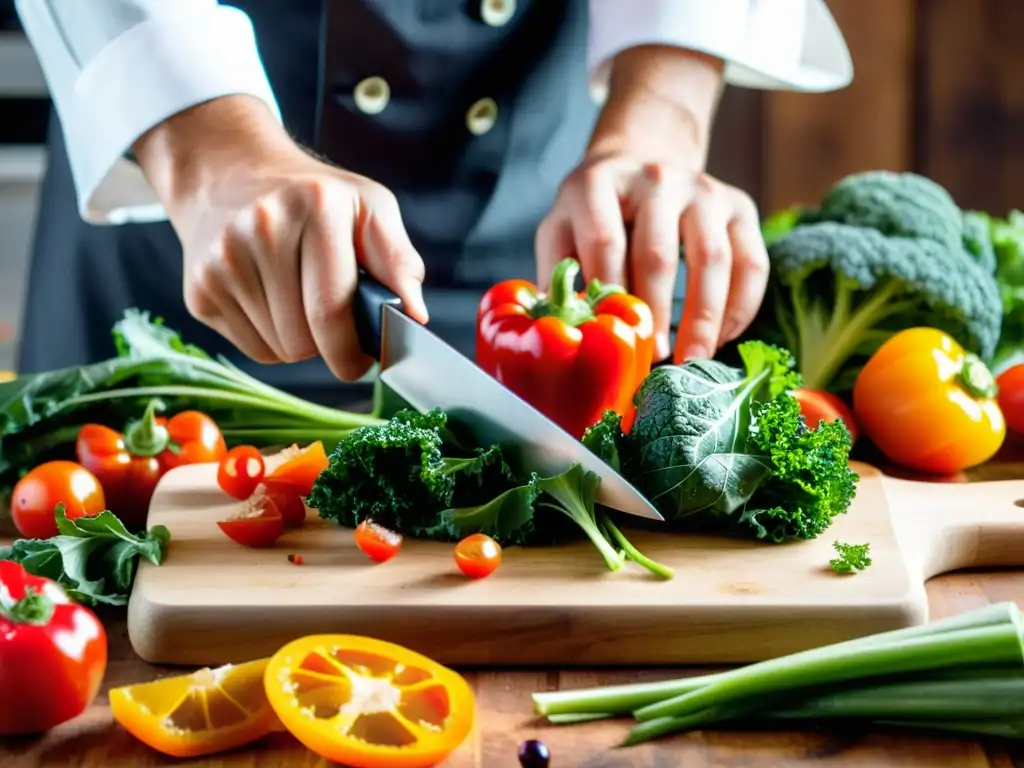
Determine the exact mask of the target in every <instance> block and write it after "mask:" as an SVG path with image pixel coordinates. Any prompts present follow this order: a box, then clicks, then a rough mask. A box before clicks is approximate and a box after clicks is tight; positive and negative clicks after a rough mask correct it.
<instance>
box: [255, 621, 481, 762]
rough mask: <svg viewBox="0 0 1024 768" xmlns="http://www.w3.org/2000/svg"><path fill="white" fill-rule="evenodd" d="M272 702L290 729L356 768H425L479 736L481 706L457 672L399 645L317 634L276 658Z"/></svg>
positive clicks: (269, 673)
mask: <svg viewBox="0 0 1024 768" xmlns="http://www.w3.org/2000/svg"><path fill="white" fill-rule="evenodd" d="M266 690H267V698H268V699H269V701H270V705H271V706H272V707H273V709H274V711H275V712H276V713H277V716H278V717H279V718H280V720H281V723H282V724H283V725H284V727H285V728H286V729H287V730H289V731H290V732H291V733H292V735H293V736H295V738H297V739H298V740H299V741H301V742H302V743H303V744H305V745H306V746H307V747H308V748H309V749H311V750H313V751H314V752H316V753H317V754H318V755H320V756H321V757H323V758H325V759H327V760H333V761H334V762H337V763H341V764H342V765H345V766H350V768H427V766H432V765H436V764H437V763H440V762H441V761H443V760H444V759H445V758H446V757H447V756H448V755H449V754H451V753H452V752H453V751H455V749H456V748H457V747H458V746H459V745H460V744H461V743H462V742H463V741H464V740H465V739H466V737H467V736H468V735H469V734H470V732H471V731H472V730H473V724H474V721H475V718H476V700H475V698H474V696H473V691H472V689H471V688H470V687H469V684H468V683H467V682H466V680H465V679H464V678H463V677H462V676H460V675H459V674H458V673H456V672H454V671H453V670H450V669H448V668H447V667H444V666H442V665H440V664H438V663H437V662H435V661H432V660H431V659H428V658H426V657H425V656H421V655H420V654H418V653H415V652H414V651H411V650H409V649H407V648H403V647H402V646H399V645H394V644H392V643H386V642H383V641H380V640H373V639H371V638H367V637H359V636H355V635H312V636H309V637H304V638H301V639H299V640H295V641H294V642H291V643H289V644H288V645H286V646H284V647H283V648H282V649H281V650H279V651H278V652H277V653H276V654H274V656H273V657H272V658H271V659H270V663H269V664H268V665H267V670H266Z"/></svg>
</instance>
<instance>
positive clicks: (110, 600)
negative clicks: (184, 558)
mask: <svg viewBox="0 0 1024 768" xmlns="http://www.w3.org/2000/svg"><path fill="white" fill-rule="evenodd" d="M54 515H55V519H56V524H57V531H58V534H57V535H56V536H53V537H51V538H47V539H18V540H16V541H15V542H14V543H13V544H12V545H11V546H10V547H6V548H2V547H0V561H5V560H9V561H13V562H15V563H19V564H21V565H22V566H23V567H24V568H25V570H26V571H28V572H29V573H31V574H33V575H36V576H42V577H45V578H47V579H51V580H53V581H55V582H57V583H58V584H60V585H61V587H63V588H64V590H65V592H67V594H68V595H69V596H70V597H72V598H73V599H75V600H77V601H78V602H80V603H82V604H84V605H96V604H100V603H103V604H107V605H125V604H126V603H127V602H128V595H129V592H130V591H131V585H132V581H133V580H134V578H135V571H136V568H137V566H138V562H139V558H140V557H144V558H146V559H147V560H148V561H149V562H151V563H153V564H154V565H160V564H161V563H162V562H163V560H164V556H165V555H166V554H167V544H168V542H169V541H170V538H171V533H170V531H168V530H167V528H165V527H164V526H162V525H156V526H153V527H152V528H151V529H149V530H148V531H146V532H144V533H139V534H136V533H132V532H131V531H129V530H128V529H127V528H125V526H124V524H123V523H122V522H121V521H120V520H119V519H118V518H117V517H116V516H115V515H114V514H113V513H112V512H110V511H109V510H104V511H102V512H100V513H99V514H98V515H95V516H92V517H79V518H77V519H75V520H71V519H69V518H68V517H67V515H66V514H65V510H64V505H63V504H58V505H57V508H56V510H55V512H54Z"/></svg>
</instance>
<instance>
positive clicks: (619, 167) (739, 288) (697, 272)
mask: <svg viewBox="0 0 1024 768" xmlns="http://www.w3.org/2000/svg"><path fill="white" fill-rule="evenodd" d="M627 230H631V231H627ZM680 244H682V246H683V248H684V251H685V257H686V269H687V276H686V283H687V284H686V300H685V304H684V309H683V316H682V318H681V319H680V322H679V328H678V331H677V334H676V336H677V338H676V346H675V354H674V359H675V361H676V362H683V361H685V360H690V359H697V358H706V357H712V356H714V354H715V352H716V351H717V350H718V348H719V347H721V346H722V345H723V344H725V343H726V342H728V341H731V340H732V339H734V338H736V337H737V336H739V335H740V334H741V333H742V332H743V331H744V330H745V329H746V328H747V326H748V325H749V324H750V323H751V321H752V320H753V319H754V316H755V315H756V314H757V311H758V309H759V307H760V305H761V301H762V299H763V298H764V293H765V289H766V286H767V280H768V254H767V252H766V249H765V245H764V240H763V238H762V236H761V230H760V225H759V218H758V212H757V207H756V206H755V204H754V202H753V201H752V200H751V199H750V197H749V196H748V195H747V194H745V193H744V192H742V191H741V190H739V189H736V188H735V187H731V186H729V185H728V184H724V183H722V182H721V181H718V180H717V179H714V178H712V177H711V176H709V175H707V174H706V173H696V174H694V173H692V172H690V173H683V172H681V171H677V170H675V169H674V168H672V167H671V166H669V165H667V164H665V163H661V162H640V161H637V160H634V159H632V158H631V157H630V156H628V155H625V154H620V153H615V154H607V155H599V156H596V157H590V158H588V159H587V160H586V161H584V162H583V163H582V164H581V165H580V166H579V167H578V168H576V170H575V171H573V172H572V173H571V174H570V175H569V176H568V177H567V178H566V179H565V182H564V183H563V184H562V187H561V189H560V190H559V194H558V197H557V199H556V202H555V205H554V207H553V208H552V210H551V212H550V213H549V214H548V216H547V217H546V218H545V219H544V220H543V222H542V223H541V225H540V227H539V228H538V231H537V237H536V251H537V261H538V270H539V275H540V276H541V277H540V279H541V280H544V279H546V278H545V277H544V276H550V274H551V270H552V269H553V267H554V265H555V264H556V263H557V262H558V261H559V260H560V259H563V258H565V257H566V256H574V257H576V258H578V259H579V261H580V265H581V267H582V272H583V276H584V277H585V278H586V279H587V280H591V279H593V278H595V277H596V278H598V279H600V280H603V281H607V282H612V283H617V284H619V285H622V286H626V287H628V289H629V291H630V292H631V293H633V294H634V295H636V296H638V297H639V298H641V299H644V300H645V301H646V302H647V303H648V304H649V305H650V307H651V312H652V313H653V315H654V322H655V338H656V341H655V344H656V349H655V353H656V355H657V358H658V359H665V358H666V357H668V355H669V329H670V325H671V322H672V294H673V288H674V286H675V282H676V276H677V271H678V269H679V261H680V254H679V247H680Z"/></svg>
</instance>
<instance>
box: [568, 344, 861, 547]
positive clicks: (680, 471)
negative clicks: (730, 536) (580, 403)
mask: <svg viewBox="0 0 1024 768" xmlns="http://www.w3.org/2000/svg"><path fill="white" fill-rule="evenodd" d="M739 352H740V355H741V357H742V360H743V364H744V367H743V368H742V369H740V368H733V367H731V366H728V365H726V364H724V363H721V362H718V361H715V360H697V361H691V362H688V363H685V364H683V365H674V366H663V367H660V368H656V369H655V370H654V371H652V372H651V374H650V375H649V376H648V377H647V379H646V380H645V381H644V383H643V384H642V385H641V387H640V390H639V392H637V395H636V403H637V412H636V421H635V423H634V424H633V427H632V429H630V431H629V433H628V434H625V433H623V432H622V430H621V428H620V426H619V417H618V416H617V415H616V414H612V413H607V414H605V417H604V418H603V419H602V420H601V421H600V422H599V423H598V424H596V425H595V426H594V427H592V428H591V429H590V430H588V432H587V434H586V435H585V436H584V438H583V443H584V445H586V446H587V447H588V448H590V450H592V451H593V452H594V453H596V454H597V455H598V456H600V457H601V458H602V459H603V460H604V461H606V462H607V463H608V464H609V465H611V466H612V467H613V468H615V469H617V470H618V471H619V472H621V473H622V475H623V476H624V477H625V478H626V479H628V480H630V481H631V482H632V483H633V484H634V485H635V486H636V487H637V488H638V489H639V490H640V492H641V493H643V494H644V495H645V496H646V497H647V498H648V499H650V500H651V502H652V503H653V504H654V505H655V506H656V507H657V508H658V509H659V510H660V511H661V513H662V514H663V515H664V517H665V519H666V520H667V521H669V522H670V523H672V524H675V525H677V526H679V527H684V528H688V529H694V530H702V531H713V532H729V533H736V534H740V535H744V536H748V537H751V538H755V539H763V540H767V541H772V542H780V541H787V540H791V539H813V538H815V537H817V536H818V535H819V534H821V533H822V532H823V531H825V530H826V529H827V528H828V527H829V526H830V525H831V524H832V522H833V521H834V519H835V518H836V517H837V516H838V515H841V514H845V513H846V512H847V510H848V509H849V507H850V504H851V502H852V501H853V498H854V495H855V493H856V484H857V480H858V477H857V474H856V473H855V472H854V471H853V470H851V469H850V466H849V454H850V434H849V432H848V431H847V430H846V428H845V427H844V426H843V424H842V422H840V421H835V422H831V423H828V422H821V423H819V424H818V425H817V426H816V427H814V428H813V429H812V428H809V427H808V426H807V424H806V423H805V422H804V419H803V417H802V415H801V407H800V403H799V402H798V401H797V400H796V398H794V397H793V395H792V394H791V391H790V390H792V389H793V388H794V387H797V386H799V384H800V376H799V375H798V374H797V373H795V372H794V371H793V368H792V366H793V359H792V357H791V356H790V355H789V353H788V352H787V351H785V350H783V349H780V348H778V347H774V346H771V345H768V344H763V343H761V342H757V341H748V342H744V343H743V344H741V345H740V346H739Z"/></svg>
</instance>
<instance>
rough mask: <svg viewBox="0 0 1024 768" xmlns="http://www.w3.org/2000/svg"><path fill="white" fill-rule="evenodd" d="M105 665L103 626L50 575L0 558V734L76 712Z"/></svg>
mask: <svg viewBox="0 0 1024 768" xmlns="http://www.w3.org/2000/svg"><path fill="white" fill-rule="evenodd" d="M106 671H107V634H106V632H105V631H104V629H103V625H102V624H100V622H99V619H97V618H96V615H95V614H94V613H93V612H92V611H90V610H89V609H88V608H86V607H84V606H82V605H79V604H77V603H74V602H72V601H71V599H70V598H68V596H67V595H66V594H65V593H64V590H63V589H61V588H60V587H59V586H58V585H57V584H56V582H53V581H51V580H50V579H44V578H42V577H39V576H33V575H31V574H30V573H28V572H27V571H26V570H25V569H24V568H23V567H22V566H21V565H20V564H18V563H15V562H12V561H10V560H4V561H0V692H2V695H0V736H20V735H28V734H38V733H42V732H44V731H46V730H49V729H50V728H53V727H54V726H56V725H60V724H61V723H63V722H65V721H67V720H70V719H71V718H73V717H77V716H78V715H80V714H81V713H82V712H84V711H85V708H86V707H88V706H89V704H90V703H91V702H92V700H93V699H94V698H95V697H96V693H97V692H98V691H99V688H100V684H101V683H102V682H103V675H104V674H105V673H106Z"/></svg>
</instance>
